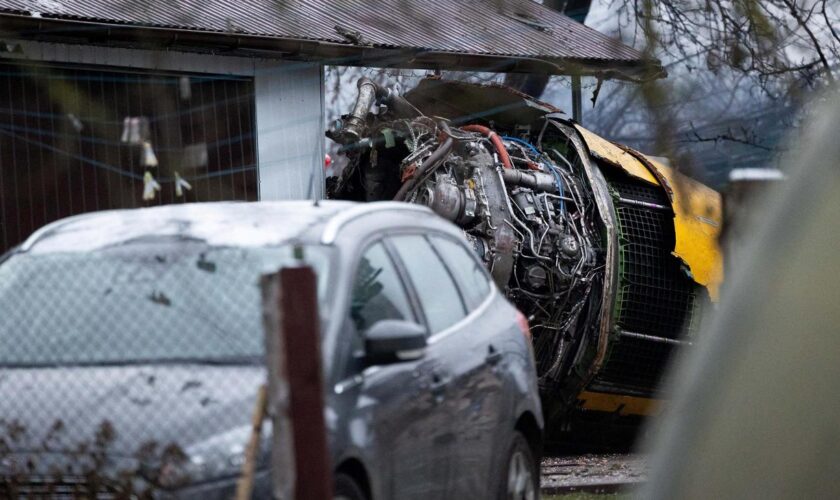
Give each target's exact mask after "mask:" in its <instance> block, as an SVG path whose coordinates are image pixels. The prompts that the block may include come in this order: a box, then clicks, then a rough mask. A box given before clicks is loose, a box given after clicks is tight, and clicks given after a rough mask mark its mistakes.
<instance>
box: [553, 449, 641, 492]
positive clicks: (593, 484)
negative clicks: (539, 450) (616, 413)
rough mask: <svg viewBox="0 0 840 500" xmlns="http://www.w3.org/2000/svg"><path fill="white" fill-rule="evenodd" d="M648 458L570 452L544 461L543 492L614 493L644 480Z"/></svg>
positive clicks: (629, 455)
mask: <svg viewBox="0 0 840 500" xmlns="http://www.w3.org/2000/svg"><path fill="white" fill-rule="evenodd" d="M646 476H647V460H646V459H645V457H643V456H640V455H635V454H607V455H574V456H572V455H569V456H559V457H546V458H544V459H543V462H542V480H541V483H542V484H541V486H542V494H543V495H557V494H566V493H572V492H587V493H615V492H617V491H626V490H627V489H630V488H632V486H633V485H635V484H638V483H640V482H642V481H644V480H645V478H646Z"/></svg>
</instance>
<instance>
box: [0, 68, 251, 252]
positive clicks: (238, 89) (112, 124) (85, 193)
mask: <svg viewBox="0 0 840 500" xmlns="http://www.w3.org/2000/svg"><path fill="white" fill-rule="evenodd" d="M254 123H255V111H254V86H253V81H252V80H251V79H249V78H239V77H232V76H228V75H224V76H222V75H207V74H200V75H199V74H175V73H161V72H142V71H136V72H130V71H125V70H124V69H121V70H119V71H117V70H109V69H101V68H96V69H94V68H88V67H79V66H55V65H50V66H45V65H30V64H0V194H2V199H0V253H2V252H5V251H6V250H8V249H10V248H12V247H13V246H14V245H17V244H18V243H20V242H22V241H23V240H25V239H26V238H27V237H28V236H29V235H30V234H31V233H32V232H33V231H35V230H36V229H38V228H39V227H41V226H43V225H44V224H47V223H49V222H52V221H54V220H57V219H60V218H62V217H67V216H70V215H75V214H80V213H84V212H90V211H95V210H106V209H116V208H134V207H141V206H150V205H158V204H166V203H181V202H195V201H221V200H248V201H253V200H256V199H257V198H258V179H257V165H256V163H257V162H256V140H255V126H254Z"/></svg>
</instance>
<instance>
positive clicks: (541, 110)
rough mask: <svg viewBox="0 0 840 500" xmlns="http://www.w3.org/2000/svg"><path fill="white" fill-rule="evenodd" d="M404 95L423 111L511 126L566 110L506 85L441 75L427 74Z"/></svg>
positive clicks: (460, 120)
mask: <svg viewBox="0 0 840 500" xmlns="http://www.w3.org/2000/svg"><path fill="white" fill-rule="evenodd" d="M405 98H406V99H408V101H409V102H411V103H412V104H413V105H414V106H416V107H417V108H418V109H419V110H421V111H422V112H423V114H425V115H427V116H442V117H446V118H447V119H449V120H451V121H452V123H453V124H455V125H459V124H462V123H469V122H473V121H482V122H492V123H494V124H495V125H496V126H498V127H502V128H511V129H512V128H514V127H516V125H521V124H530V123H533V122H536V121H538V120H540V119H541V118H542V117H543V116H545V115H547V114H549V113H562V112H563V111H561V110H560V109H559V108H556V107H555V106H553V105H551V104H549V103H547V102H543V101H540V100H538V99H534V98H533V97H530V96H528V95H526V94H523V93H522V92H519V91H517V90H515V89H513V88H511V87H508V86H506V85H501V84H497V83H486V84H477V83H468V82H460V81H455V80H444V79H441V78H424V79H423V80H421V81H420V83H419V84H418V85H417V87H415V88H413V89H412V90H411V91H409V92H407V93H406V95H405ZM488 103H492V106H488Z"/></svg>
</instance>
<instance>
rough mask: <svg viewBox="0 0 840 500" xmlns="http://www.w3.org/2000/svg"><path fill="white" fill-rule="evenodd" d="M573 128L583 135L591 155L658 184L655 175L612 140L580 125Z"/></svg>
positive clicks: (646, 180)
mask: <svg viewBox="0 0 840 500" xmlns="http://www.w3.org/2000/svg"><path fill="white" fill-rule="evenodd" d="M575 129H576V130H577V131H578V132H579V133H580V135H581V136H582V137H583V140H584V141H585V142H586V145H587V146H589V152H590V153H591V154H592V156H594V157H596V158H598V159H599V160H603V161H605V162H607V163H609V164H611V165H613V166H616V167H619V168H621V169H624V171H625V172H627V173H628V174H630V175H632V176H634V177H638V178H639V179H641V180H643V181H645V182H649V183H651V184H659V182H658V181H657V180H656V177H655V176H654V175H653V174H652V173H651V172H650V171H649V170H648V169H647V168H645V166H644V165H643V164H642V163H641V162H640V161H639V160H638V159H637V158H635V157H634V156H633V155H632V154H630V153H629V152H627V151H625V150H624V149H622V148H621V147H619V146H616V145H615V144H613V143H612V142H610V141H608V140H606V139H604V138H602V137H599V136H597V135H595V134H594V133H592V132H590V131H589V130H587V129H585V128H583V127H582V126H580V125H577V124H576V125H575Z"/></svg>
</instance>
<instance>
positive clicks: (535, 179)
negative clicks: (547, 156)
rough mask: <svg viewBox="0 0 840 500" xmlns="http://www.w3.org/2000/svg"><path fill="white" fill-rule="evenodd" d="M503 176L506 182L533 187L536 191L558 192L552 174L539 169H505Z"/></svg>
mask: <svg viewBox="0 0 840 500" xmlns="http://www.w3.org/2000/svg"><path fill="white" fill-rule="evenodd" d="M502 178H503V179H504V180H505V184H508V185H514V186H522V187H527V188H531V189H533V190H535V191H545V192H548V193H557V184H556V181H555V179H554V177H553V176H552V175H550V174H546V173H543V172H537V171H528V170H515V169H512V168H511V169H504V170H502Z"/></svg>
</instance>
